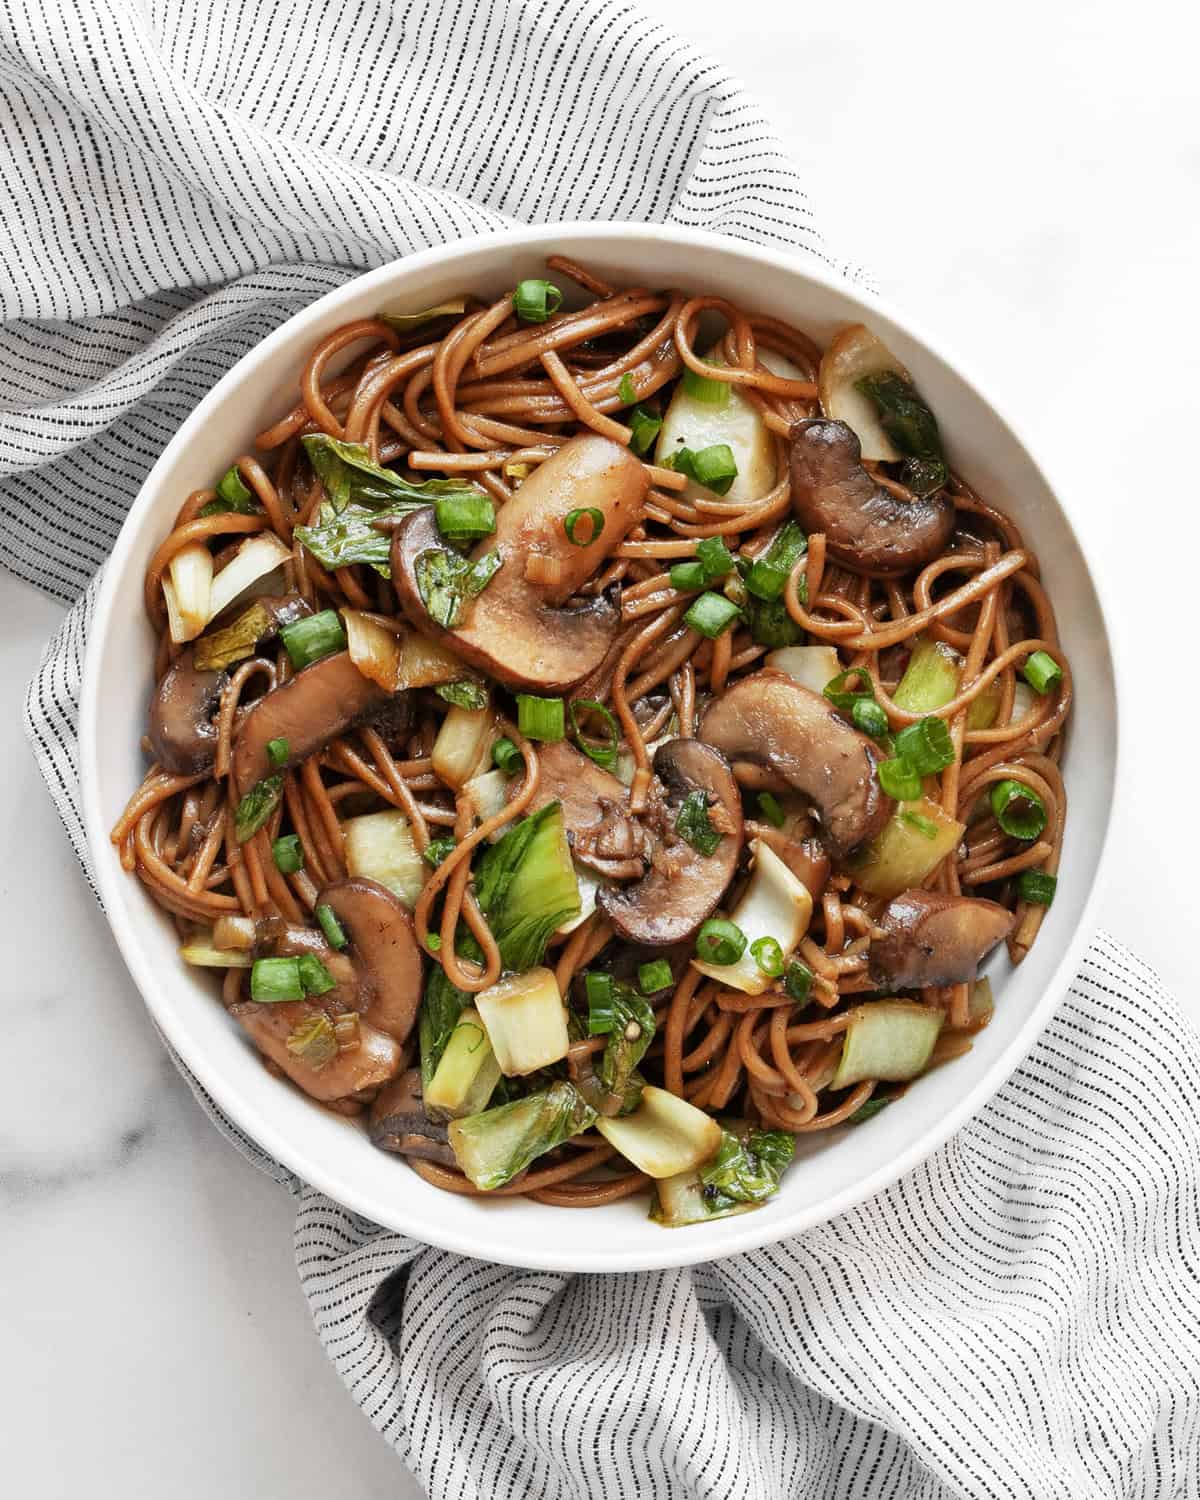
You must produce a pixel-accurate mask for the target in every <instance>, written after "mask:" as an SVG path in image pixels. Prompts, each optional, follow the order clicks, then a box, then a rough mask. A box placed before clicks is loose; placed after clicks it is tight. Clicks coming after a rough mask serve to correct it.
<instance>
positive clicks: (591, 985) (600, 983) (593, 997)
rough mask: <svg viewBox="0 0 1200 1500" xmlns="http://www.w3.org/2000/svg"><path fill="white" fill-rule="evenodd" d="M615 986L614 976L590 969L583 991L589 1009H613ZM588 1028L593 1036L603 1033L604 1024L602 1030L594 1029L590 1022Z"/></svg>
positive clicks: (598, 1010)
mask: <svg viewBox="0 0 1200 1500" xmlns="http://www.w3.org/2000/svg"><path fill="white" fill-rule="evenodd" d="M613 988H614V987H613V977H612V975H611V974H598V973H596V972H595V971H594V970H592V969H589V970H588V971H587V973H585V974H584V976H583V992H584V995H585V996H586V997H587V1003H588V1010H589V1011H592V1010H595V1011H597V1012H600V1013H603V1012H604V1011H605V1010H607V1009H611V1007H612V1002H613ZM596 1020H597V1022H600V1016H597V1017H596ZM588 1030H589V1031H591V1032H592V1035H593V1036H602V1035H603V1027H602V1025H601V1029H600V1030H593V1028H592V1026H591V1024H590V1023H589V1026H588Z"/></svg>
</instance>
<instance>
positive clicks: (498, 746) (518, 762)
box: [492, 738, 525, 776]
mask: <svg viewBox="0 0 1200 1500" xmlns="http://www.w3.org/2000/svg"><path fill="white" fill-rule="evenodd" d="M492 763H493V765H495V766H497V767H498V768H499V769H500V770H501V771H503V772H504V774H505V775H506V776H515V775H516V774H517V772H518V771H519V770H520V769H521V767H522V766H523V765H524V764H525V757H524V756H523V755H522V754H521V752H520V751H519V750H518V749H517V747H516V746H515V745H514V744H513V742H512V740H510V739H508V738H505V739H500V740H497V741H496V743H495V744H494V745H493V746H492Z"/></svg>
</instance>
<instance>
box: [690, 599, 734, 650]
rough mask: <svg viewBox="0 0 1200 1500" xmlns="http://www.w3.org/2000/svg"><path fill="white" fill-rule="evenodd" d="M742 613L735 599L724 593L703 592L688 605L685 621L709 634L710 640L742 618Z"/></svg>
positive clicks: (706, 634)
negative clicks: (727, 597)
mask: <svg viewBox="0 0 1200 1500" xmlns="http://www.w3.org/2000/svg"><path fill="white" fill-rule="evenodd" d="M741 613H742V612H741V610H740V609H739V608H738V607H737V605H736V604H735V603H734V602H733V600H732V599H726V597H725V595H724V594H712V593H708V594H701V595H700V597H699V598H698V599H695V600H693V601H692V603H691V605H690V606H689V607H688V611H687V613H686V614H685V615H684V617H683V623H684V624H685V625H687V626H688V627H689V628H690V629H692V630H695V631H698V632H699V634H700V635H703V636H707V637H708V639H709V640H710V641H715V640H716V638H717V636H719V635H721V634H723V632H724V631H726V630H728V629H729V627H730V625H732V624H733V622H734V620H737V619H740V618H741Z"/></svg>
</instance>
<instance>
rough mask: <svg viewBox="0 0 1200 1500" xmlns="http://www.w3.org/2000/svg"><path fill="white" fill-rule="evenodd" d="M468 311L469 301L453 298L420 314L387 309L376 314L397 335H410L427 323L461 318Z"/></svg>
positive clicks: (427, 308)
mask: <svg viewBox="0 0 1200 1500" xmlns="http://www.w3.org/2000/svg"><path fill="white" fill-rule="evenodd" d="M466 310H467V299H466V298H465V297H451V298H449V299H447V301H445V302H439V303H438V305H437V306H436V307H426V308H423V309H422V310H421V311H420V312H411V313H410V312H404V313H400V312H388V311H387V309H386V308H385V309H384V310H383V311H382V312H380V313H378V314H376V316H377V317H379V318H381V319H382V320H383V321H384V322H385V323H386V324H388V326H389V327H391V328H394V329H395V330H396V332H397V333H410V332H411V331H412V330H413V329H414V328H421V327H423V326H424V324H426V323H433V322H436V321H437V319H438V318H457V317H461V316H462V314H463V313H465V312H466Z"/></svg>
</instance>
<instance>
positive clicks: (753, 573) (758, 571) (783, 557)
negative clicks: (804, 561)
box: [746, 521, 808, 601]
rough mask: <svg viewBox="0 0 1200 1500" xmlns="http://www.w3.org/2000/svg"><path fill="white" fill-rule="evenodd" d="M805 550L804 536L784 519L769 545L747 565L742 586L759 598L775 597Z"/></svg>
mask: <svg viewBox="0 0 1200 1500" xmlns="http://www.w3.org/2000/svg"><path fill="white" fill-rule="evenodd" d="M807 551H808V538H807V537H806V536H805V535H804V533H803V532H802V531H801V530H800V527H799V526H798V525H797V524H796V522H795V521H788V522H787V524H786V525H785V526H784V527H783V528H782V529H781V530H780V531H779V532H778V534H777V535H776V536H775V538H774V540H773V541H772V542H771V545H770V546H769V547H768V548H767V550H766V551H765V552H764V553H763V555H762V556H761V557H759V558H756V559H755V560H754V562H752V563H751V564H750V570H749V572H748V573H747V574H746V587H747V588H748V589H749V590H750V592H751V593H752V594H754V595H755V596H756V597H757V598H759V599H766V600H768V601H769V600H771V599H778V598H780V597H781V596H782V594H783V590H784V585H785V584H786V583H787V581H788V577H789V575H790V574H791V571H792V569H793V568H794V567H795V566H796V564H797V563H798V562H799V561H800V559H801V558H802V557H803V556H804V554H805V553H806V552H807Z"/></svg>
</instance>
